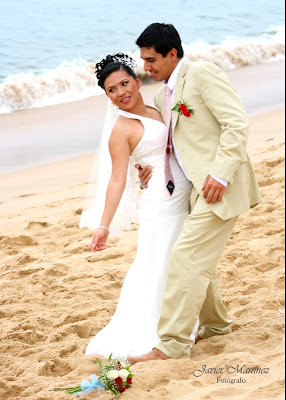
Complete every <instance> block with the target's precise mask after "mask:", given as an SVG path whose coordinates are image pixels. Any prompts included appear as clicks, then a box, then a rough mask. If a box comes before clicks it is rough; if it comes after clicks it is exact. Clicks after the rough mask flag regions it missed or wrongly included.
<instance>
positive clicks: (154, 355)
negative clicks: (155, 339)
mask: <svg viewBox="0 0 286 400" xmlns="http://www.w3.org/2000/svg"><path fill="white" fill-rule="evenodd" d="M170 359H171V357H169V356H167V354H165V353H163V352H162V351H161V350H159V349H156V347H155V348H154V349H153V350H152V351H150V353H147V354H144V355H143V356H140V357H128V361H129V362H130V364H136V363H139V362H147V361H157V360H170Z"/></svg>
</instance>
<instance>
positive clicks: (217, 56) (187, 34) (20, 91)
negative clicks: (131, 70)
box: [0, 0, 285, 113]
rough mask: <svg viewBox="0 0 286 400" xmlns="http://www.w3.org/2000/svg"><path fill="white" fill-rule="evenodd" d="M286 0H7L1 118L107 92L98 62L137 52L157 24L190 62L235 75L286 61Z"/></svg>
mask: <svg viewBox="0 0 286 400" xmlns="http://www.w3.org/2000/svg"><path fill="white" fill-rule="evenodd" d="M284 8H285V7H284V2H283V1H282V0H271V1H269V0H256V1H253V0H240V1H239V2H238V1H236V0H221V1H219V0H218V1H213V0H212V1H211V0H200V1H199V2H194V1H191V0H178V1H176V0H172V1H169V2H166V0H157V1H156V2H154V1H153V0H145V1H142V0H140V1H139V0H132V1H129V0H120V1H114V0H113V1H111V0H104V1H99V0H48V1H47V0H29V1H23V0H9V1H7V0H0V113H8V112H12V111H15V110H19V109H26V108H33V107H41V106H45V105H50V104H57V103H64V102H70V101H75V100H79V99H82V98H86V97H89V96H93V95H97V94H101V93H102V91H101V89H100V88H98V86H97V82H96V79H95V76H94V64H95V62H97V61H99V60H100V59H101V58H102V57H104V56H105V55H106V54H109V53H114V52H118V51H124V52H128V53H129V54H132V55H133V57H134V58H135V59H136V61H137V65H138V73H139V76H140V77H141V78H142V79H143V80H144V79H145V81H146V80H147V79H148V76H147V74H146V73H144V71H143V68H142V62H141V60H140V57H139V52H138V49H137V46H136V44H135V41H136V38H137V37H138V36H139V35H140V33H141V32H142V31H143V30H144V29H145V27H146V26H147V25H149V24H150V23H152V22H165V23H172V24H174V25H175V26H176V28H177V29H178V31H179V33H180V35H181V39H182V42H183V44H184V49H185V54H186V58H188V59H190V60H201V59H204V60H210V61H213V62H216V63H217V64H219V65H220V66H221V67H222V68H223V69H225V70H228V69H232V68H238V67H241V66H244V65H250V64H255V63H261V62H268V61H273V60H281V59H284V57H285V19H284V12H285V10H284Z"/></svg>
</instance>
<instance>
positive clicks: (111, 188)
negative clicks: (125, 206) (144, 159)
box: [91, 128, 130, 252]
mask: <svg viewBox="0 0 286 400" xmlns="http://www.w3.org/2000/svg"><path fill="white" fill-rule="evenodd" d="M109 152H110V155H111V159H112V174H111V178H110V180H109V184H108V187H107V192H106V199H105V207H104V211H103V215H102V218H101V222H100V225H101V227H100V228H98V229H97V230H96V232H95V234H94V236H93V240H92V245H91V251H93V252H96V251H101V250H104V249H106V247H107V246H106V241H107V238H108V234H109V226H110V224H111V221H112V219H113V217H114V214H115V212H116V210H117V207H118V205H119V202H120V200H121V197H122V194H123V191H124V188H125V185H126V177H127V170H128V164H129V157H130V144H129V140H128V137H127V136H125V135H122V131H121V132H120V130H119V129H117V128H115V129H114V131H113V132H112V135H111V137H110V141H109ZM103 227H104V228H106V229H104V228H103Z"/></svg>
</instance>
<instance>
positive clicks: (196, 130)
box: [155, 61, 261, 220]
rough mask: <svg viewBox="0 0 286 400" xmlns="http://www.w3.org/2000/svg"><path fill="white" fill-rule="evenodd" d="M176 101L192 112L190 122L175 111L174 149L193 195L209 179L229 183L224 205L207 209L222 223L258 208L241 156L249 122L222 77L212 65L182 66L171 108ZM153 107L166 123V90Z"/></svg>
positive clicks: (245, 159)
mask: <svg viewBox="0 0 286 400" xmlns="http://www.w3.org/2000/svg"><path fill="white" fill-rule="evenodd" d="M178 101H184V102H185V103H187V105H188V106H189V107H191V108H193V109H194V114H193V115H191V116H190V117H186V116H184V115H183V114H182V115H180V114H179V113H178V112H177V111H173V112H172V128H173V141H174V144H175V147H176V149H177V152H178V154H179V157H180V159H181V161H182V163H183V165H184V168H185V170H186V171H187V174H188V176H189V177H190V179H191V181H192V183H193V185H194V186H195V188H196V190H197V191H198V193H202V191H201V188H202V186H203V183H204V181H205V179H206V177H207V175H214V176H217V177H220V178H222V179H225V180H226V181H228V182H229V185H228V187H227V188H226V191H225V194H224V196H223V199H222V201H221V202H220V203H216V204H209V207H210V209H211V210H212V211H213V212H214V213H215V214H216V215H217V216H219V217H220V218H221V219H224V220H226V219H229V218H232V217H234V216H237V215H238V214H241V213H243V212H245V211H247V210H248V209H249V208H250V207H253V206H255V205H256V204H258V203H259V202H260V201H261V197H260V192H259V188H258V184H257V181H256V177H255V173H254V169H253V166H252V164H251V161H250V159H249V157H248V155H247V153H246V151H245V148H246V142H247V136H248V125H249V120H248V117H247V115H246V112H245V110H244V107H243V105H242V103H241V100H240V98H239V96H238V95H237V93H236V91H235V90H234V89H233V88H232V86H231V84H230V82H229V80H228V78H227V77H226V75H225V73H224V72H223V71H222V70H221V69H220V68H219V67H218V66H216V65H215V64H213V63H210V62H200V61H196V62H191V63H187V62H185V63H183V65H182V67H181V69H180V71H179V74H178V78H177V83H176V87H175V94H174V105H175V104H176V103H177V102H178ZM155 105H156V106H157V107H158V108H159V109H160V111H161V114H162V117H163V120H164V122H165V123H166V104H165V90H164V87H162V88H160V89H159V90H158V92H157V93H156V95H155ZM175 184H176V183H175Z"/></svg>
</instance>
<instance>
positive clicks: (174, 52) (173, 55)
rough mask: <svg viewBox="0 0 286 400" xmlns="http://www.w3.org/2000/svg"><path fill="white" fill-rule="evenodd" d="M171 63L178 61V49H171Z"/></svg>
mask: <svg viewBox="0 0 286 400" xmlns="http://www.w3.org/2000/svg"><path fill="white" fill-rule="evenodd" d="M168 56H169V57H170V60H171V61H176V60H177V59H178V52H177V50H176V49H171V50H170V51H169V53H168Z"/></svg>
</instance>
